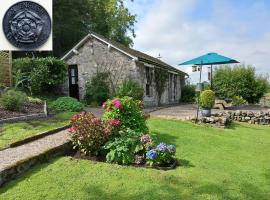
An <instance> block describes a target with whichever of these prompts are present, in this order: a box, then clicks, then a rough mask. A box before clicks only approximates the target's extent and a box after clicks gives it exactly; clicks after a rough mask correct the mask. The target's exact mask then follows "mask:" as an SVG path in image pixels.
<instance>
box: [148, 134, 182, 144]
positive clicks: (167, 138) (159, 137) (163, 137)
mask: <svg viewBox="0 0 270 200" xmlns="http://www.w3.org/2000/svg"><path fill="white" fill-rule="evenodd" d="M151 136H152V137H153V140H154V141H155V143H157V144H158V143H160V142H165V143H166V144H174V145H176V144H177V139H179V137H176V136H173V135H171V134H167V133H163V132H157V131H153V132H151Z"/></svg>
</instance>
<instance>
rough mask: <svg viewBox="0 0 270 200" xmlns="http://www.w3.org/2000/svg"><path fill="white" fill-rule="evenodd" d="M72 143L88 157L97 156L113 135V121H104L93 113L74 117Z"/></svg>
mask: <svg viewBox="0 0 270 200" xmlns="http://www.w3.org/2000/svg"><path fill="white" fill-rule="evenodd" d="M71 125H72V127H71V128H70V129H69V132H70V133H71V142H72V144H73V146H74V148H78V149H79V150H80V152H82V153H84V154H86V155H97V154H98V153H99V151H100V150H101V147H102V146H103V145H104V144H105V143H106V142H107V141H108V137H109V136H110V135H111V134H113V132H114V127H115V125H113V123H111V121H107V122H105V121H102V120H101V119H98V118H96V117H95V116H94V115H93V114H92V113H81V114H77V115H75V116H73V117H72V119H71Z"/></svg>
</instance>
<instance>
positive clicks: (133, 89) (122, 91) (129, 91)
mask: <svg viewBox="0 0 270 200" xmlns="http://www.w3.org/2000/svg"><path fill="white" fill-rule="evenodd" d="M143 95H144V89H143V87H141V86H140V84H139V83H138V82H136V81H133V80H126V81H124V82H123V84H122V86H120V87H119V89H118V91H117V96H118V97H125V96H129V97H132V98H133V99H135V100H143Z"/></svg>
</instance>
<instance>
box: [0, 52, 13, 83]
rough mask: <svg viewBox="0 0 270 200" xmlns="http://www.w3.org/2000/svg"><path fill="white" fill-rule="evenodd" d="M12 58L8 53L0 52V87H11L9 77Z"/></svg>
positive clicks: (10, 78)
mask: <svg viewBox="0 0 270 200" xmlns="http://www.w3.org/2000/svg"><path fill="white" fill-rule="evenodd" d="M11 65H12V58H11V53H9V52H3V51H1V52H0V85H4V86H6V87H11V86H12V75H11Z"/></svg>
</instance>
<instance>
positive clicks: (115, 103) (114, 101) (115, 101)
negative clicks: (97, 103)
mask: <svg viewBox="0 0 270 200" xmlns="http://www.w3.org/2000/svg"><path fill="white" fill-rule="evenodd" d="M112 104H113V105H114V106H115V107H116V108H118V109H120V108H122V104H121V101H120V100H119V99H114V100H112Z"/></svg>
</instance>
